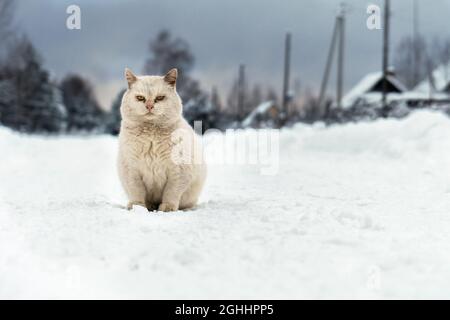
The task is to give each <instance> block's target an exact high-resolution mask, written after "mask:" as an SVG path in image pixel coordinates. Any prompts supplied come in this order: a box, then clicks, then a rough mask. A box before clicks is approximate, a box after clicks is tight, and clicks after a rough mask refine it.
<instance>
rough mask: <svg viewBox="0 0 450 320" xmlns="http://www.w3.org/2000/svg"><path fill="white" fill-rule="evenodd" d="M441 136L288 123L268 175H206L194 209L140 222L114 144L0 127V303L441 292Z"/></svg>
mask: <svg viewBox="0 0 450 320" xmlns="http://www.w3.org/2000/svg"><path fill="white" fill-rule="evenodd" d="M240 134H245V132H241V133H240ZM449 136H450V120H449V119H448V118H447V117H445V116H444V115H442V114H440V113H434V112H431V111H428V112H426V111H421V112H415V113H413V114H412V115H411V116H409V117H407V118H406V119H402V120H379V121H376V122H373V123H358V124H348V125H343V126H332V127H328V128H327V127H325V126H323V125H315V126H307V125H297V126H296V127H294V128H292V129H285V130H283V131H282V132H281V134H280V159H279V161H280V164H279V171H278V173H277V174H276V175H261V173H260V170H259V168H258V167H257V166H254V165H253V166H251V165H247V166H244V165H240V166H235V165H211V166H210V168H209V178H208V185H207V187H206V190H205V193H204V195H203V196H202V199H201V203H200V204H199V206H198V208H196V209H195V210H192V211H187V212H175V213H160V212H152V213H148V212H146V211H145V210H143V209H142V208H139V207H135V209H134V210H133V211H131V212H129V211H126V210H124V209H123V208H122V206H123V205H124V204H125V201H126V200H125V197H124V195H123V193H122V190H121V188H120V185H119V183H118V179H117V176H116V171H115V157H116V151H117V140H116V139H115V138H113V137H107V136H100V137H89V138H86V137H61V138H45V137H30V136H25V135H20V134H17V133H13V132H11V131H9V130H6V129H2V128H0V150H2V165H1V167H0V252H1V255H0V298H88V299H90V298H171V299H177V298H192V299H194V298H211V299H217V298H236V299H238V298H258V299H264V298H267V299H274V298H289V299H290V298H448V297H449V295H450V268H449V264H450V255H449V252H450V233H449V230H450V216H449V212H450V166H449V164H450V140H449V139H448V137H449ZM219 138H220V135H219V134H217V133H216V134H213V135H209V136H208V137H207V141H208V143H212V144H214V141H215V139H219Z"/></svg>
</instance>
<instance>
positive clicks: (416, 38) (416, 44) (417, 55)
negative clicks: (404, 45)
mask: <svg viewBox="0 0 450 320" xmlns="http://www.w3.org/2000/svg"><path fill="white" fill-rule="evenodd" d="M413 46H414V47H413V55H414V65H413V68H414V74H413V80H414V85H416V84H417V83H418V82H419V64H420V58H421V57H420V52H419V12H418V2H417V0H414V7H413Z"/></svg>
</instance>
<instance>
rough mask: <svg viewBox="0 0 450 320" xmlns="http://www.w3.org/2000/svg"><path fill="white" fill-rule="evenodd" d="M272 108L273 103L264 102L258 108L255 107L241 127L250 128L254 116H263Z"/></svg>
mask: <svg viewBox="0 0 450 320" xmlns="http://www.w3.org/2000/svg"><path fill="white" fill-rule="evenodd" d="M272 106H273V101H265V102H262V103H261V104H260V105H259V106H257V107H256V108H255V109H254V110H253V111H252V112H250V114H249V115H248V116H247V118H245V119H244V121H242V126H243V127H244V128H246V127H248V126H250V125H251V124H252V123H253V121H254V120H255V118H256V116H258V115H260V114H264V113H266V112H267V110H269V109H270V107H272Z"/></svg>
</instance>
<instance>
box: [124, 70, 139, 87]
mask: <svg viewBox="0 0 450 320" xmlns="http://www.w3.org/2000/svg"><path fill="white" fill-rule="evenodd" d="M125 79H127V82H128V88H131V85H132V84H133V83H135V82H136V81H137V77H136V76H135V75H134V73H133V71H131V70H130V69H128V68H125Z"/></svg>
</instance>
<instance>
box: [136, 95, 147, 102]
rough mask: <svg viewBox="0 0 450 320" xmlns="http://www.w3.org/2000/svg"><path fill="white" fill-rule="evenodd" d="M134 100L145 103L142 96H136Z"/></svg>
mask: <svg viewBox="0 0 450 320" xmlns="http://www.w3.org/2000/svg"><path fill="white" fill-rule="evenodd" d="M136 100H137V101H140V102H145V97H143V96H136Z"/></svg>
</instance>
